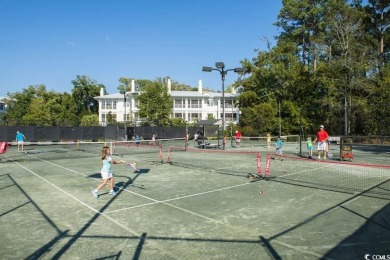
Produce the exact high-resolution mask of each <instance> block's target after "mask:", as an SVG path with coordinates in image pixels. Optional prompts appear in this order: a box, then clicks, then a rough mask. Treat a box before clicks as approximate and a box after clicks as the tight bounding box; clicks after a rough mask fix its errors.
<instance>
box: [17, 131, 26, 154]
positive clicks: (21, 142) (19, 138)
mask: <svg viewBox="0 0 390 260" xmlns="http://www.w3.org/2000/svg"><path fill="white" fill-rule="evenodd" d="M15 139H16V142H17V143H18V151H23V150H24V149H23V145H24V141H25V140H26V137H25V136H24V134H22V133H21V132H19V131H16V138H15Z"/></svg>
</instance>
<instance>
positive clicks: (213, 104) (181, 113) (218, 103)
mask: <svg viewBox="0 0 390 260" xmlns="http://www.w3.org/2000/svg"><path fill="white" fill-rule="evenodd" d="M167 87H168V94H170V95H171V97H172V99H173V108H172V114H171V118H183V119H184V120H185V121H187V122H188V123H193V122H194V121H200V120H205V119H210V118H214V119H222V118H223V109H222V93H209V92H204V91H203V89H202V81H201V80H199V84H198V91H171V81H170V80H168V84H167ZM139 94H140V92H138V91H136V90H135V84H134V81H132V82H131V91H130V92H127V93H126V107H125V105H124V103H125V101H124V94H120V93H116V94H110V95H104V90H103V89H101V90H100V96H98V97H95V99H96V100H98V101H99V122H100V124H101V125H103V126H104V125H106V123H107V115H108V114H109V112H111V114H112V115H113V116H114V118H116V121H117V122H123V121H124V120H125V115H126V117H127V122H132V124H133V125H134V123H135V124H139V123H140V122H142V118H140V117H139V113H138V112H139V108H138V100H137V96H138V95H139ZM236 99H237V94H236V91H235V90H234V88H232V91H231V92H230V93H227V92H225V124H226V125H228V124H230V123H231V122H232V121H233V123H234V124H236V123H237V122H238V120H239V109H238V108H237V107H234V106H233V104H235V102H236Z"/></svg>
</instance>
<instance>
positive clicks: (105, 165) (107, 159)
mask: <svg viewBox="0 0 390 260" xmlns="http://www.w3.org/2000/svg"><path fill="white" fill-rule="evenodd" d="M101 159H102V169H101V171H100V173H101V175H102V179H103V181H102V183H100V184H99V185H98V186H97V187H96V189H94V190H92V194H93V196H94V197H95V198H98V197H99V190H100V189H101V188H103V187H104V186H106V185H107V183H108V182H110V192H109V194H110V195H112V196H115V195H116V192H115V191H114V176H113V175H112V172H111V164H118V163H126V162H125V161H123V160H120V161H115V160H113V159H112V158H111V155H110V147H108V146H104V147H103V149H102V157H101Z"/></svg>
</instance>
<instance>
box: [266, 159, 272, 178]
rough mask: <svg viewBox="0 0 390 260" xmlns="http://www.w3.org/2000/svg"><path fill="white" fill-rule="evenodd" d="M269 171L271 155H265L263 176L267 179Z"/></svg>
mask: <svg viewBox="0 0 390 260" xmlns="http://www.w3.org/2000/svg"><path fill="white" fill-rule="evenodd" d="M270 169H271V154H270V153H268V154H267V163H266V164H265V176H266V177H268V176H269V174H270Z"/></svg>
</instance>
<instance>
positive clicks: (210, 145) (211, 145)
mask: <svg viewBox="0 0 390 260" xmlns="http://www.w3.org/2000/svg"><path fill="white" fill-rule="evenodd" d="M196 147H198V148H205V149H217V148H218V147H219V145H218V144H207V143H206V144H204V143H203V144H198V145H197V146H196Z"/></svg>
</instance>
